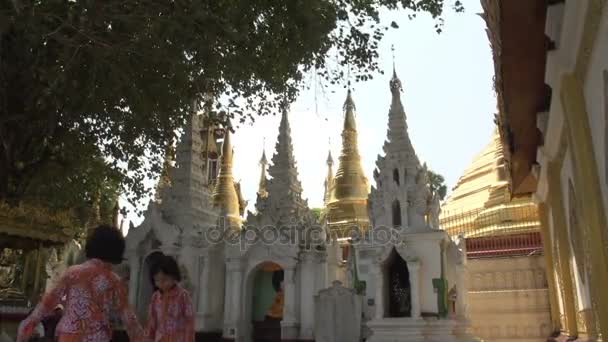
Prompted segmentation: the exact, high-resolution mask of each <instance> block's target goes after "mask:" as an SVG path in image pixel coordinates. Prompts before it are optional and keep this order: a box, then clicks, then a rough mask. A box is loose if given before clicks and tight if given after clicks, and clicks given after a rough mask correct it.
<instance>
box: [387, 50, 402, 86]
mask: <svg viewBox="0 0 608 342" xmlns="http://www.w3.org/2000/svg"><path fill="white" fill-rule="evenodd" d="M391 50H392V52H393V77H392V78H391V80H390V82H389V84H390V88H391V93H393V95H396V94H399V92H401V91H403V86H402V85H401V80H400V79H399V77H397V68H396V67H395V46H394V45H393V46H391Z"/></svg>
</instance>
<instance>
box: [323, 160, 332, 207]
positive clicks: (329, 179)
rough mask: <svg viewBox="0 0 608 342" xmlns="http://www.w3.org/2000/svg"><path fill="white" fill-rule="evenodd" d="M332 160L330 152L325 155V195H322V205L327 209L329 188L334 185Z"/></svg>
mask: <svg viewBox="0 0 608 342" xmlns="http://www.w3.org/2000/svg"><path fill="white" fill-rule="evenodd" d="M333 166H334V159H333V158H332V156H331V150H330V151H329V153H328V154H327V177H326V178H325V193H324V195H323V205H324V206H325V207H327V205H328V204H329V202H330V201H331V188H332V186H333V184H334V169H333Z"/></svg>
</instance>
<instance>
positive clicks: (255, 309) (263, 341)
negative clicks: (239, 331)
mask: <svg viewBox="0 0 608 342" xmlns="http://www.w3.org/2000/svg"><path fill="white" fill-rule="evenodd" d="M283 277H284V273H283V269H282V268H281V266H279V265H277V264H275V263H273V262H265V263H263V264H262V265H261V266H260V268H259V269H258V270H257V271H256V272H255V274H254V275H253V287H252V290H253V291H252V296H251V301H252V303H251V323H252V326H253V330H252V340H253V342H278V341H281V320H282V319H283V303H284V296H283Z"/></svg>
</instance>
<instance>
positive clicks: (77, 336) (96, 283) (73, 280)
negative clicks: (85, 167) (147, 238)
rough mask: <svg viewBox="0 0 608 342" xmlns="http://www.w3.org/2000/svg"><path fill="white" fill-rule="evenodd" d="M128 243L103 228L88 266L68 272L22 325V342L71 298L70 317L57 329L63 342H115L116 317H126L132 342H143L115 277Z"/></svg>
mask: <svg viewBox="0 0 608 342" xmlns="http://www.w3.org/2000/svg"><path fill="white" fill-rule="evenodd" d="M124 250H125V239H124V237H123V236H122V233H121V232H120V231H119V230H118V229H116V228H114V227H110V226H99V227H97V228H96V229H95V230H94V231H93V232H92V234H91V235H90V236H89V238H88V240H87V243H86V247H85V253H86V257H87V259H88V260H87V261H86V262H84V263H83V264H80V265H75V266H72V267H70V268H68V269H67V270H66V271H65V272H64V273H63V275H62V276H61V279H60V280H59V282H58V283H57V285H56V286H55V287H54V288H53V289H52V290H51V291H49V292H47V293H46V294H45V295H44V296H43V297H42V300H41V301H40V303H39V304H38V306H37V307H36V308H35V309H34V311H33V312H32V314H31V315H30V316H29V317H28V318H27V319H26V320H25V321H24V322H23V323H22V324H21V327H20V329H19V331H18V335H17V342H26V341H27V340H28V338H29V337H30V336H31V335H32V333H33V331H34V328H35V327H36V325H37V324H38V323H39V322H40V321H41V320H42V319H44V318H46V317H48V316H49V315H51V314H52V312H53V310H54V309H55V308H56V307H57V304H59V303H60V302H62V298H65V301H64V302H63V303H64V312H63V315H62V317H61V319H60V321H59V323H58V324H57V328H56V335H57V337H58V340H59V342H84V341H87V342H109V341H110V340H111V338H112V327H111V325H110V313H111V311H112V310H116V311H117V312H119V313H120V314H121V318H122V321H123V323H124V324H125V326H126V329H127V333H128V334H129V338H130V340H131V341H143V329H142V328H141V326H140V324H139V322H138V321H137V318H136V316H135V313H134V312H133V310H131V308H130V307H129V305H128V302H127V289H126V288H125V286H124V285H123V284H122V281H121V280H120V278H119V277H118V275H116V274H115V273H114V272H113V271H112V264H119V263H121V262H122V256H123V253H124Z"/></svg>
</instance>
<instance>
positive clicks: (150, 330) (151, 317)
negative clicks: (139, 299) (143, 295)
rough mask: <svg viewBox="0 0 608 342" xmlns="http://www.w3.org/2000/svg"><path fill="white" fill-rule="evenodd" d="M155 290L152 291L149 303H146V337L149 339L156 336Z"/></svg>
mask: <svg viewBox="0 0 608 342" xmlns="http://www.w3.org/2000/svg"><path fill="white" fill-rule="evenodd" d="M156 300H157V292H154V294H153V295H152V299H151V300H150V304H149V305H148V321H147V322H146V338H147V339H148V340H150V341H152V340H154V337H155V336H156V327H157V321H158V318H157V317H156V312H157V311H156V310H155V309H154V308H155V306H156Z"/></svg>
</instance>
